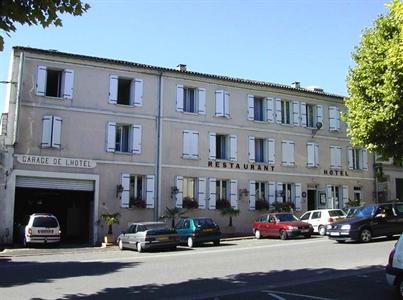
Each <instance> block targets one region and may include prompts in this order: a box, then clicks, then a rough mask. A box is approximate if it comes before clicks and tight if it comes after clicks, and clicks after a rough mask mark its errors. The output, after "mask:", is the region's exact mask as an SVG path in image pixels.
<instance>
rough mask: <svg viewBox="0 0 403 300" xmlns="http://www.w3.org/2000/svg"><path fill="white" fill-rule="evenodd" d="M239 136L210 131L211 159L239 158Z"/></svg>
mask: <svg viewBox="0 0 403 300" xmlns="http://www.w3.org/2000/svg"><path fill="white" fill-rule="evenodd" d="M237 153H238V152H237V137H236V136H235V135H223V134H216V133H214V132H210V133H209V159H223V160H231V161H236V160H237V155H238V154H237Z"/></svg>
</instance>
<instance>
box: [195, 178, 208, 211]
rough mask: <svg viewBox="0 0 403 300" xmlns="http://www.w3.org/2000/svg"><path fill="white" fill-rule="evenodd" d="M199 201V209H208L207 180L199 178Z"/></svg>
mask: <svg viewBox="0 0 403 300" xmlns="http://www.w3.org/2000/svg"><path fill="white" fill-rule="evenodd" d="M197 185H198V186H197V201H198V202H199V208H200V209H205V208H206V178H204V177H199V178H198V180H197Z"/></svg>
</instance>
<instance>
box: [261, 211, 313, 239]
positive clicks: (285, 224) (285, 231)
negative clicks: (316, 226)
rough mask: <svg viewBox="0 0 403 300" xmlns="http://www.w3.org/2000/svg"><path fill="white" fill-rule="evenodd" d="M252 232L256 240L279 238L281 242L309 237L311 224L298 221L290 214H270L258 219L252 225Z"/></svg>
mask: <svg viewBox="0 0 403 300" xmlns="http://www.w3.org/2000/svg"><path fill="white" fill-rule="evenodd" d="M253 232H254V234H255V237H256V238H257V239H260V238H262V237H266V236H276V237H277V236H279V237H280V238H281V239H282V240H286V239H288V238H289V237H294V236H300V235H302V236H304V237H306V238H309V237H311V234H312V233H313V227H312V225H311V224H308V223H305V222H301V221H299V220H298V219H297V218H296V217H295V216H294V215H293V214H291V213H270V214H267V215H263V216H261V217H259V218H258V219H257V220H256V221H255V222H254V223H253Z"/></svg>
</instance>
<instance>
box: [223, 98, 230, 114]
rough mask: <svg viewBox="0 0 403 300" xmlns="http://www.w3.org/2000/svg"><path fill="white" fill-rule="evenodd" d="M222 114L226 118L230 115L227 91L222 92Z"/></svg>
mask: <svg viewBox="0 0 403 300" xmlns="http://www.w3.org/2000/svg"><path fill="white" fill-rule="evenodd" d="M224 115H225V117H227V118H229V116H230V109H229V93H228V92H224Z"/></svg>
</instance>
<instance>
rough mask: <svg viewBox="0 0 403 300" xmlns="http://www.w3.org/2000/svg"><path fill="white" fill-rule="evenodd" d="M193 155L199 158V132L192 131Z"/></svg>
mask: <svg viewBox="0 0 403 300" xmlns="http://www.w3.org/2000/svg"><path fill="white" fill-rule="evenodd" d="M192 156H193V158H194V159H197V158H199V133H198V132H197V131H193V132H192Z"/></svg>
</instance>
